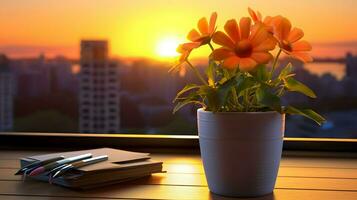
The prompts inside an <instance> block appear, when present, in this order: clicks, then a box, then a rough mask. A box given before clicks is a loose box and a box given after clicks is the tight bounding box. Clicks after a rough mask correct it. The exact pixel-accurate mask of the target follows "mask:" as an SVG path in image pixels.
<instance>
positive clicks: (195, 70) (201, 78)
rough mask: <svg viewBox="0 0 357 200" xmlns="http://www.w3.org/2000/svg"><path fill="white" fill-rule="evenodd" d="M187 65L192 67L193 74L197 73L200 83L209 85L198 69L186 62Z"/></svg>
mask: <svg viewBox="0 0 357 200" xmlns="http://www.w3.org/2000/svg"><path fill="white" fill-rule="evenodd" d="M186 62H187V64H188V65H189V66H190V67H191V69H192V70H193V72H195V74H196V76H197V78H198V79H200V81H201V82H202V83H203V84H204V85H208V83H207V81H205V79H204V78H203V77H202V75H201V74H200V72H199V71H198V69H197V68H196V67H194V66H193V65H192V64H191V63H190V61H188V60H186Z"/></svg>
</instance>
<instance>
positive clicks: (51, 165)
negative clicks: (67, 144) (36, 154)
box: [29, 153, 92, 176]
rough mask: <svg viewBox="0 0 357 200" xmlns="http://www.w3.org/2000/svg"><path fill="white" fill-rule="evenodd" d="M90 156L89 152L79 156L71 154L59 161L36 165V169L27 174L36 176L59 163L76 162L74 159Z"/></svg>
mask: <svg viewBox="0 0 357 200" xmlns="http://www.w3.org/2000/svg"><path fill="white" fill-rule="evenodd" d="M91 157H92V154H91V153H87V154H83V155H79V156H73V157H69V158H65V159H62V160H59V161H55V162H51V163H48V164H46V165H43V166H40V167H37V168H36V169H34V170H33V171H32V172H31V173H30V174H29V176H36V175H39V174H42V173H44V172H47V171H50V170H52V169H54V168H56V167H58V166H60V165H63V164H68V163H73V162H76V161H79V160H83V159H87V158H91Z"/></svg>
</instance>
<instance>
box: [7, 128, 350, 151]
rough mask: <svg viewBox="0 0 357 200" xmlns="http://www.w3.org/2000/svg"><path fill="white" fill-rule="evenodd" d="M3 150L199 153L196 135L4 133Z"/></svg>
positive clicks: (341, 145)
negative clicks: (140, 150)
mask: <svg viewBox="0 0 357 200" xmlns="http://www.w3.org/2000/svg"><path fill="white" fill-rule="evenodd" d="M0 145H1V146H0V147H4V148H10V149H11V148H14V147H16V148H94V147H104V146H106V147H115V148H124V149H151V150H154V151H160V150H163V149H165V150H168V149H171V150H174V149H176V150H185V151H198V150H199V141H198V136H197V135H152V134H98V133H95V134H90V133H89V134H88V133H34V132H31V133H29V132H2V133H0ZM283 149H284V150H289V151H334V152H357V139H340V138H284V145H283Z"/></svg>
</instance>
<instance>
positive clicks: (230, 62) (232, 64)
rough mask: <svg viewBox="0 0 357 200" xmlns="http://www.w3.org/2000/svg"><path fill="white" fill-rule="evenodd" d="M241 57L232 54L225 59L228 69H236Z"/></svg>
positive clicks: (224, 65) (225, 65) (225, 66)
mask: <svg viewBox="0 0 357 200" xmlns="http://www.w3.org/2000/svg"><path fill="white" fill-rule="evenodd" d="M239 60H240V58H239V57H237V56H231V57H229V58H227V59H225V60H224V62H223V66H222V67H224V68H226V69H236V68H237V67H238V65H239Z"/></svg>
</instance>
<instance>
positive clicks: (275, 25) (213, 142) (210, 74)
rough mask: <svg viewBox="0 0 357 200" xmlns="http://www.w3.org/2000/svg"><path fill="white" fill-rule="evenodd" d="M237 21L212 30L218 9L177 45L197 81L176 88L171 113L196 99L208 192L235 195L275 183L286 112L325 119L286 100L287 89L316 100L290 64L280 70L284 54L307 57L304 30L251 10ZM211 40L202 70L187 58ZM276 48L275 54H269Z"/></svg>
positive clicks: (246, 194) (262, 189) (255, 191)
mask: <svg viewBox="0 0 357 200" xmlns="http://www.w3.org/2000/svg"><path fill="white" fill-rule="evenodd" d="M248 11H249V14H250V16H251V17H250V18H249V17H243V18H241V19H240V21H239V23H238V22H237V21H236V20H235V19H231V20H228V21H227V22H226V23H225V25H224V31H217V29H216V25H215V24H216V19H217V14H216V13H213V14H212V15H211V17H210V20H209V22H208V21H207V19H206V18H201V19H200V20H199V22H198V31H197V30H195V29H193V30H191V31H190V32H189V34H188V36H187V38H188V39H189V40H190V42H187V43H184V44H181V45H180V46H179V47H178V49H177V51H178V52H179V53H181V56H180V58H179V63H178V64H177V65H176V66H175V67H173V68H172V70H182V69H183V67H184V66H185V65H184V64H186V66H188V67H189V68H190V69H192V70H193V72H194V73H195V75H196V76H197V78H198V79H199V81H200V82H201V84H192V83H191V84H188V85H186V86H185V87H184V88H183V89H182V90H181V91H180V92H178V94H177V96H176V98H175V100H174V102H176V106H175V108H174V112H176V111H177V110H179V109H180V108H182V107H183V106H185V105H187V104H198V105H200V106H201V107H202V108H200V109H198V111H197V118H198V132H199V142H200V150H201V155H202V160H203V164H204V170H205V174H206V178H207V182H208V186H209V189H210V191H211V192H213V193H216V194H220V195H226V196H235V197H249V196H260V195H265V194H268V193H271V192H272V191H273V189H274V185H275V181H276V177H277V173H278V169H279V163H280V158H281V152H282V144H283V137H284V125H285V114H291V115H302V116H304V117H307V118H310V119H312V120H314V121H315V122H316V123H318V124H320V125H321V123H323V122H324V118H323V117H322V116H320V115H319V114H317V113H316V112H314V111H313V110H311V109H298V108H296V107H293V106H290V105H284V104H283V103H282V101H281V98H282V97H283V95H284V94H285V93H286V92H299V93H302V94H303V95H307V96H308V97H311V98H316V95H315V94H314V92H313V91H312V90H311V89H309V88H308V87H307V86H306V85H304V84H303V83H301V82H299V81H297V80H296V79H295V78H294V75H295V74H294V72H293V69H292V65H291V64H288V65H287V66H285V67H283V68H282V69H281V70H279V71H277V70H276V68H277V65H278V60H279V57H280V55H281V54H282V53H285V54H286V55H288V56H292V57H294V58H296V59H299V60H301V61H303V62H309V61H312V58H311V56H310V55H309V54H308V51H310V50H311V45H310V44H309V43H308V42H306V41H303V40H301V38H302V37H303V35H304V34H303V31H302V30H301V29H299V28H292V26H291V23H290V21H289V20H288V19H287V18H285V17H283V16H280V15H278V16H274V17H270V16H267V17H265V18H264V19H263V18H262V16H261V14H260V13H259V12H254V11H253V10H251V9H249V8H248ZM202 46H208V47H209V48H210V49H211V53H210V55H209V56H208V60H209V61H208V66H207V67H206V69H205V76H203V75H202V73H201V72H200V70H198V69H197V68H196V67H194V66H193V64H192V63H191V62H190V61H189V59H188V58H189V55H190V53H191V52H192V51H193V50H196V49H197V48H199V47H202ZM273 54H274V55H275V56H273Z"/></svg>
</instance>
